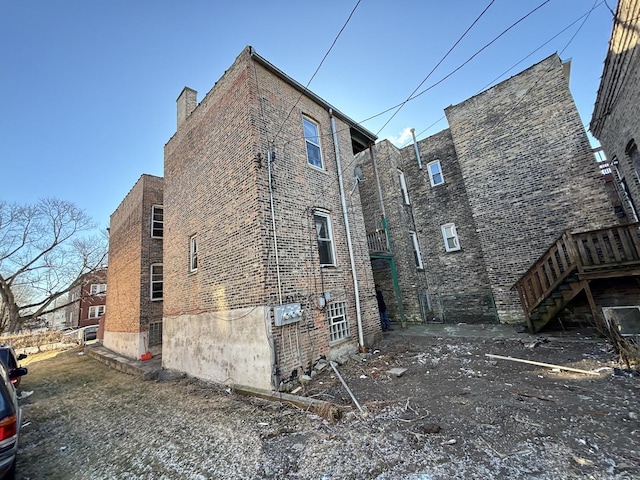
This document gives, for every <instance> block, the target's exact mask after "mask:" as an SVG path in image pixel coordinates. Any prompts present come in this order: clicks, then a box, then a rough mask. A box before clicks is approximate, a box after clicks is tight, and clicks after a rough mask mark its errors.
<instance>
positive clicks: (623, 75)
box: [590, 0, 640, 222]
mask: <svg viewBox="0 0 640 480" xmlns="http://www.w3.org/2000/svg"><path fill="white" fill-rule="evenodd" d="M639 18H640V2H639V1H637V0H619V1H618V7H617V10H616V14H615V18H614V22H613V30H612V32H611V39H610V41H609V50H608V53H607V57H606V59H605V62H604V69H603V73H602V78H601V80H600V87H599V88H598V95H597V97H596V102H595V106H594V109H593V115H592V118H591V122H590V130H591V133H592V134H593V135H594V136H595V137H596V138H597V139H598V140H599V141H600V144H601V145H602V148H603V149H604V151H605V153H606V157H607V158H608V159H609V163H610V165H611V169H612V171H613V174H614V176H615V178H616V182H615V183H616V185H617V186H618V191H619V193H620V197H621V198H622V200H623V202H622V206H623V208H624V211H625V214H626V216H627V217H628V218H629V219H630V220H631V221H635V222H637V221H638V212H639V210H638V209H639V208H640V181H639V178H640V152H639V151H638V145H637V143H639V142H640V118H638V106H639V105H640V60H639V59H638V55H640V46H639V45H638V42H639V40H640V33H638V32H639V28H640V21H639Z"/></svg>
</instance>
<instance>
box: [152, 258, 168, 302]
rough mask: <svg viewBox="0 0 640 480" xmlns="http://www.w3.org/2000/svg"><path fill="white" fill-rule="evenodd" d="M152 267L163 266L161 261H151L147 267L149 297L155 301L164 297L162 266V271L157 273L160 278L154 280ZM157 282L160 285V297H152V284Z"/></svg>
mask: <svg viewBox="0 0 640 480" xmlns="http://www.w3.org/2000/svg"><path fill="white" fill-rule="evenodd" d="M154 267H163V265H162V263H152V264H151V266H150V267H149V299H150V300H151V301H152V302H157V301H160V300H162V299H163V298H164V268H163V269H162V273H160V274H159V275H160V280H154V273H153V268H154ZM155 276H156V277H157V276H158V274H157V273H156V274H155ZM157 283H159V284H161V286H162V288H161V289H160V297H158V298H153V286H154V285H155V284H157Z"/></svg>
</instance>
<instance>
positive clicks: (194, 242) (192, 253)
mask: <svg viewBox="0 0 640 480" xmlns="http://www.w3.org/2000/svg"><path fill="white" fill-rule="evenodd" d="M189 271H190V272H197V271H198V238H197V237H196V235H192V236H191V237H190V238H189Z"/></svg>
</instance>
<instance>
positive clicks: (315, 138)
mask: <svg viewBox="0 0 640 480" xmlns="http://www.w3.org/2000/svg"><path fill="white" fill-rule="evenodd" d="M307 125H309V126H311V127H313V128H314V129H315V135H312V136H307V130H306V126H307ZM302 133H303V135H304V147H305V154H306V155H307V163H308V164H309V165H311V166H312V167H314V168H318V169H320V170H324V159H323V158H322V145H320V125H319V124H318V123H317V122H314V121H313V120H311V119H310V118H308V117H302ZM309 146H311V147H313V148H317V149H318V156H319V157H320V165H316V164H315V163H313V162H312V161H311V158H309Z"/></svg>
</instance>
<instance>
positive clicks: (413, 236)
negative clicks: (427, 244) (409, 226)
mask: <svg viewBox="0 0 640 480" xmlns="http://www.w3.org/2000/svg"><path fill="white" fill-rule="evenodd" d="M409 233H410V234H411V241H412V242H413V254H414V256H415V261H416V268H417V269H418V270H424V265H423V264H422V255H421V253H420V244H419V243H418V235H417V234H416V232H409Z"/></svg>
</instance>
